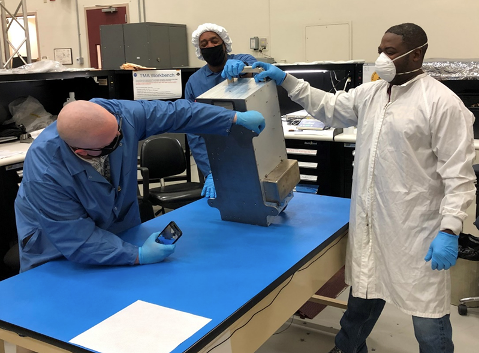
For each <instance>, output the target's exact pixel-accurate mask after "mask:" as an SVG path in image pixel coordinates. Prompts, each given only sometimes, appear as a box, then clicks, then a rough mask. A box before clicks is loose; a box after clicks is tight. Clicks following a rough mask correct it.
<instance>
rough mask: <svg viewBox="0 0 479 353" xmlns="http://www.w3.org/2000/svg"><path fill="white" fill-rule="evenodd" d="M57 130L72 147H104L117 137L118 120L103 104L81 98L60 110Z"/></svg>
mask: <svg viewBox="0 0 479 353" xmlns="http://www.w3.org/2000/svg"><path fill="white" fill-rule="evenodd" d="M57 130H58V134H59V135H60V137H61V138H62V140H64V141H65V142H66V143H67V144H68V145H70V146H72V147H78V148H102V147H104V146H107V145H108V144H109V143H110V142H111V141H112V140H113V139H114V138H115V137H116V135H117V133H118V122H117V120H116V118H115V116H114V115H113V114H111V113H110V112H108V111H107V110H106V109H105V108H103V107H102V106H100V105H98V104H95V103H92V102H88V101H81V100H79V101H74V102H71V103H69V104H67V105H66V106H65V107H63V109H62V110H61V111H60V114H58V119H57Z"/></svg>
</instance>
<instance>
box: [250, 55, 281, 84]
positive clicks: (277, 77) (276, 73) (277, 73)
mask: <svg viewBox="0 0 479 353" xmlns="http://www.w3.org/2000/svg"><path fill="white" fill-rule="evenodd" d="M257 67H262V68H263V69H264V70H265V71H263V72H260V73H259V74H256V75H255V76H254V80H255V81H256V82H260V81H264V80H265V78H267V77H268V78H270V79H272V80H274V82H276V84H277V85H278V86H279V85H280V84H282V83H283V81H284V78H285V77H286V72H284V71H283V70H281V69H279V68H277V67H276V66H274V65H271V64H268V63H264V62H261V61H257V62H255V63H254V64H253V66H252V68H253V69H255V68H257Z"/></svg>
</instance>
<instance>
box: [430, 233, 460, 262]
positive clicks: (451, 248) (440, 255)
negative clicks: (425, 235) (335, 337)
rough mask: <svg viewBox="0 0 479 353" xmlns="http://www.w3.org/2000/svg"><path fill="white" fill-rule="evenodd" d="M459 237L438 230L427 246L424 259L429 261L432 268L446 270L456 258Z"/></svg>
mask: <svg viewBox="0 0 479 353" xmlns="http://www.w3.org/2000/svg"><path fill="white" fill-rule="evenodd" d="M458 243H459V237H458V236H457V235H453V234H449V233H446V232H439V233H438V234H437V235H436V238H434V240H433V241H432V243H431V245H430V246H429V251H428V252H427V255H426V257H425V258H424V260H426V262H428V261H429V260H431V259H432V261H431V268H432V269H433V270H447V269H449V267H451V266H454V265H455V264H456V260H457V253H458Z"/></svg>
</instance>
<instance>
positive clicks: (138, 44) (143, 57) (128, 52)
mask: <svg viewBox="0 0 479 353" xmlns="http://www.w3.org/2000/svg"><path fill="white" fill-rule="evenodd" d="M123 34H124V37H125V60H126V62H129V63H133V64H138V65H143V66H150V61H149V50H148V46H149V35H148V24H147V23H128V24H124V25H123ZM153 67H155V66H153Z"/></svg>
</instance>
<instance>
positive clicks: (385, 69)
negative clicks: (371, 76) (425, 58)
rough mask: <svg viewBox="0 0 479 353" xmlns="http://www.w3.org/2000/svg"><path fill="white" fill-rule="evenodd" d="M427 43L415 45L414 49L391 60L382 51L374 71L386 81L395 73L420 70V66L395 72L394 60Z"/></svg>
mask: <svg viewBox="0 0 479 353" xmlns="http://www.w3.org/2000/svg"><path fill="white" fill-rule="evenodd" d="M425 45H427V42H426V43H424V44H423V45H420V46H419V47H416V48H414V49H411V50H410V51H408V52H407V53H404V54H402V55H400V56H398V57H397V58H394V60H391V59H390V58H389V56H387V55H386V54H385V53H384V52H382V53H381V54H379V57H378V58H377V59H376V63H375V64H374V65H375V69H376V73H377V74H378V75H379V77H381V78H382V79H383V80H384V81H386V82H391V81H392V80H393V79H394V77H396V75H405V74H410V73H411V72H416V71H419V70H421V68H419V69H416V70H412V71H407V72H399V73H396V65H394V62H393V61H395V60H397V59H399V58H402V57H403V56H406V55H408V54H409V53H412V52H413V51H414V50H416V49H419V48H422V47H423V46H425Z"/></svg>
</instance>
